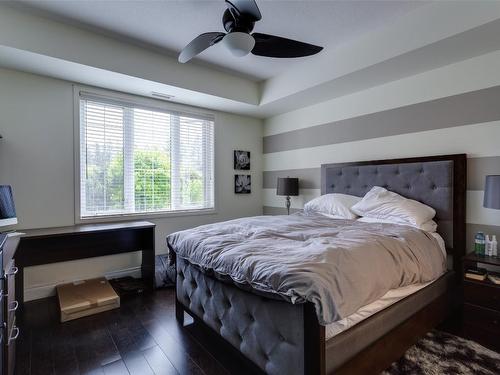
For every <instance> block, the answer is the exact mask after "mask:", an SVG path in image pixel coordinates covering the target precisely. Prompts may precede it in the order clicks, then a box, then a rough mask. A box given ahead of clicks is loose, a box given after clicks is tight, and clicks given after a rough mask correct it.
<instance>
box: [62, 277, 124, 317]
mask: <svg viewBox="0 0 500 375" xmlns="http://www.w3.org/2000/svg"><path fill="white" fill-rule="evenodd" d="M57 296H58V297H59V308H60V312H61V322H66V321H68V320H73V319H78V318H81V317H84V316H88V315H93V314H97V313H100V312H103V311H107V310H112V309H116V308H118V307H120V297H119V296H118V295H117V294H116V292H115V291H114V289H113V288H112V287H111V285H110V284H109V282H108V281H107V280H106V279H105V278H104V277H100V278H97V279H90V280H83V281H76V282H74V283H69V284H63V285H58V286H57Z"/></svg>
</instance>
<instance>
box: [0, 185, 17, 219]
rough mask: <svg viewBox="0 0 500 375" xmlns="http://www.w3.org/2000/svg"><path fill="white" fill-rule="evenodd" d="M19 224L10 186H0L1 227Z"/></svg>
mask: <svg viewBox="0 0 500 375" xmlns="http://www.w3.org/2000/svg"><path fill="white" fill-rule="evenodd" d="M15 224H17V216H16V207H15V206H14V196H13V195H12V188H11V187H10V185H0V227H6V226H9V225H15Z"/></svg>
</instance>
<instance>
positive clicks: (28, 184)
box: [0, 69, 263, 299]
mask: <svg viewBox="0 0 500 375" xmlns="http://www.w3.org/2000/svg"><path fill="white" fill-rule="evenodd" d="M0 114H1V116H0V134H1V135H3V137H4V139H2V140H1V141H0V184H10V185H12V186H13V189H14V194H15V199H16V208H17V214H18V218H19V225H18V228H22V229H27V228H44V227H55V226H66V225H73V224H74V217H75V215H74V171H73V156H74V149H73V88H72V83H71V82H67V81H62V80H56V79H52V78H47V77H42V76H37V75H32V74H27V73H22V72H18V71H13V70H5V69H0ZM215 117H216V122H215V143H216V149H215V168H216V170H215V173H216V175H215V179H216V188H217V191H216V204H217V208H218V210H217V213H216V214H213V215H199V216H180V217H169V218H161V219H155V220H151V221H154V222H155V223H156V225H157V227H156V252H157V253H163V252H166V246H165V237H166V235H167V234H169V233H172V232H174V231H177V230H181V229H185V228H190V227H193V226H197V225H201V224H205V223H209V222H216V221H222V220H227V219H231V218H236V217H241V216H251V215H260V214H262V189H261V186H262V135H263V131H262V123H261V121H260V120H257V119H252V118H248V117H242V116H237V115H232V114H227V113H222V112H215ZM234 149H244V150H249V151H251V155H252V160H251V166H252V170H251V171H250V174H251V175H252V187H253V189H252V194H250V195H244V196H243V195H235V194H234V191H233V180H234V177H233V175H234V174H235V171H234V170H233V160H232V151H233V150H234ZM139 264H140V255H139V254H136V253H131V254H123V255H116V256H108V257H102V258H94V259H88V260H82V261H74V262H65V263H57V264H52V265H44V266H37V267H31V268H27V269H26V272H25V290H26V298H27V299H29V298H33V297H37V296H44V295H46V293H47V292H52V291H53V285H55V284H57V283H60V282H63V281H68V280H78V279H82V278H88V277H95V276H100V275H103V274H112V273H114V272H116V271H121V270H134V269H136V268H137V266H138V265H139Z"/></svg>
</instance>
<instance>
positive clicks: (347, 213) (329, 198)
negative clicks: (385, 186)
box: [304, 193, 361, 219]
mask: <svg viewBox="0 0 500 375" xmlns="http://www.w3.org/2000/svg"><path fill="white" fill-rule="evenodd" d="M359 201H361V198H360V197H356V196H354V195H347V194H337V193H333V194H325V195H322V196H320V197H318V198H314V199H313V200H311V201H309V202H307V203H306V204H305V205H304V212H306V213H312V212H318V213H321V214H323V215H328V216H330V217H332V218H334V219H356V218H357V216H356V215H355V214H354V213H353V212H352V211H351V207H352V206H353V205H355V204H356V203H358V202H359Z"/></svg>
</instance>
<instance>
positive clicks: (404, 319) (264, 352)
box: [169, 154, 466, 374]
mask: <svg viewBox="0 0 500 375" xmlns="http://www.w3.org/2000/svg"><path fill="white" fill-rule="evenodd" d="M373 186H382V187H385V188H387V189H388V190H391V191H394V192H396V193H398V194H401V195H403V196H405V197H407V198H411V199H414V200H417V201H420V202H422V203H425V204H426V205H428V206H431V207H433V208H434V209H435V210H436V217H435V221H436V222H437V223H438V233H439V234H440V235H441V237H442V238H443V239H444V243H445V244H446V251H447V252H448V257H449V263H450V267H449V268H450V269H449V271H448V272H446V273H445V274H443V275H442V276H440V277H439V278H437V279H436V280H433V281H432V282H429V283H427V284H426V285H421V286H420V287H419V288H418V290H416V289H415V290H411V291H406V292H405V293H402V294H401V295H399V296H398V295H395V296H388V297H387V296H386V297H387V298H388V299H389V300H391V301H390V303H385V304H382V305H383V306H382V307H380V306H379V308H378V310H377V309H372V311H371V312H370V311H368V312H366V311H365V312H363V311H357V313H358V314H361V315H363V314H365V315H366V316H365V317H364V318H363V319H357V321H356V319H353V322H347V323H346V324H344V327H340V328H339V326H336V327H334V328H332V327H331V326H330V325H321V324H320V321H323V319H320V318H322V316H319V315H318V306H317V304H316V305H315V304H313V303H312V302H310V301H300V299H299V300H295V301H294V302H295V303H290V301H288V300H284V299H283V298H280V297H282V296H279V295H276V294H275V293H268V291H266V290H264V289H262V288H256V287H255V286H252V285H245V284H240V283H235V282H234V280H231V279H230V278H228V277H225V276H224V275H223V273H222V272H221V273H218V272H208V271H207V270H206V269H204V268H203V267H200V266H199V265H197V264H194V263H192V262H190V261H188V260H186V259H185V257H182V256H175V255H176V254H177V252H178V251H179V249H176V248H175V246H172V245H171V244H170V243H169V247H170V250H171V252H172V254H173V255H174V256H173V258H174V260H175V264H176V317H177V319H178V321H179V322H181V323H183V321H184V312H187V313H188V314H189V315H191V316H192V317H193V319H194V320H195V321H196V322H197V323H199V324H200V325H201V326H204V327H208V328H209V330H210V332H211V333H212V334H213V336H214V340H216V341H217V342H218V343H223V345H227V346H228V349H229V348H232V349H230V350H231V351H232V352H235V351H236V352H237V353H238V355H239V356H241V357H242V358H243V359H244V361H245V364H246V365H247V366H248V367H249V368H250V369H251V371H252V373H268V374H330V373H336V374H337V373H340V374H344V373H345V374H352V373H364V374H369V373H379V372H380V371H382V370H383V369H385V368H386V367H387V366H389V365H390V364H391V363H392V362H393V361H394V360H396V359H398V358H399V357H400V356H401V355H402V354H403V353H404V351H405V350H406V349H407V348H408V347H409V346H411V345H412V344H413V343H414V342H416V340H417V339H418V338H419V337H420V336H422V335H424V334H425V333H426V332H427V331H429V330H430V329H432V328H433V327H435V326H436V325H437V324H439V323H440V322H441V321H442V320H443V319H444V318H445V317H446V315H447V314H448V313H449V311H450V309H451V307H452V305H453V298H454V297H455V293H456V289H457V288H456V286H457V283H458V277H457V276H456V275H457V274H459V272H460V261H461V257H462V256H463V254H464V253H465V238H464V236H465V191H466V156H465V155H463V154H460V155H445V156H431V157H419V158H408V159H393V160H380V161H370V162H366V161H364V162H352V163H342V164H326V165H322V166H321V193H322V194H327V193H344V194H350V195H357V196H363V195H364V194H365V193H366V192H367V191H369V190H370V189H371V188H372V187H373ZM297 220H298V219H297ZM344 230H345V229H344ZM232 281H233V282H232ZM410 289H411V288H410ZM396 294H397V293H396ZM353 298H354V297H353ZM326 310H327V309H326ZM323 323H324V321H323ZM221 338H222V340H221Z"/></svg>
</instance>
